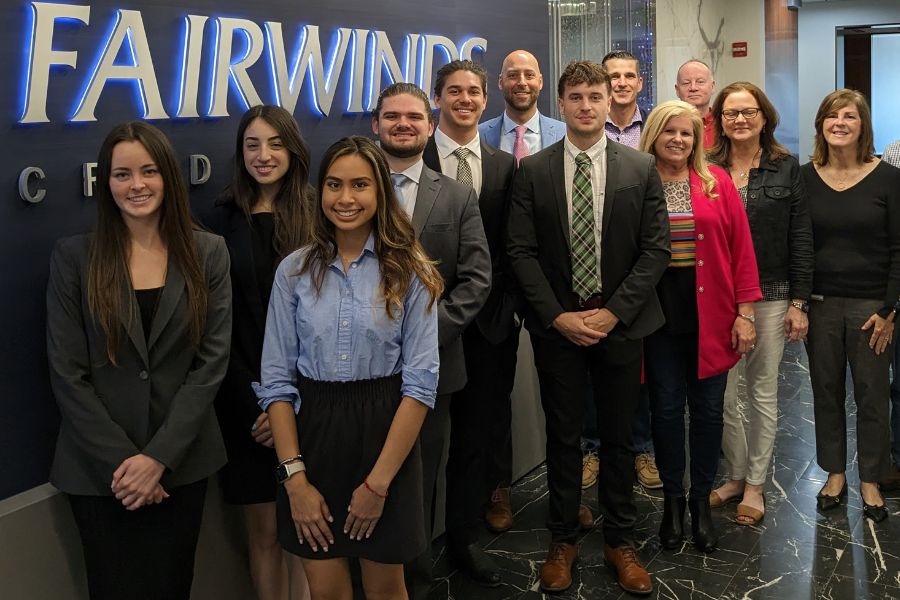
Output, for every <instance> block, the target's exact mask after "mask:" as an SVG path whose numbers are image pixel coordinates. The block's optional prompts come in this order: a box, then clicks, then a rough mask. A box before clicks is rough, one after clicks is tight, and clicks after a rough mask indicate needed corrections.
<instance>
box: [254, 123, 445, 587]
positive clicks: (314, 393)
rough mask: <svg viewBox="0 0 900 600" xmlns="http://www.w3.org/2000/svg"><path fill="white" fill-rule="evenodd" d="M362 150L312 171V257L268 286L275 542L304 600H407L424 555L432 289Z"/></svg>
mask: <svg viewBox="0 0 900 600" xmlns="http://www.w3.org/2000/svg"><path fill="white" fill-rule="evenodd" d="M389 173H390V171H389V169H388V166H387V163H386V161H385V160H384V157H383V156H382V154H381V151H380V150H379V148H378V147H377V146H376V145H375V143H374V142H372V141H371V140H369V139H368V138H363V137H350V138H344V139H342V140H340V141H338V142H336V143H335V144H334V145H332V146H331V147H330V148H329V149H328V150H327V151H326V153H325V155H324V157H323V159H322V165H321V167H320V170H319V178H318V189H319V194H320V205H319V207H318V210H316V211H314V215H313V216H312V224H311V229H312V231H311V235H310V244H309V245H307V246H305V247H303V248H301V249H300V250H298V251H296V252H294V253H292V254H290V255H289V256H288V257H287V258H285V260H284V261H283V262H282V263H281V264H280V265H279V267H278V270H277V271H276V274H275V281H274V285H273V288H272V296H271V299H270V301H269V313H268V318H267V321H266V335H265V342H264V345H263V355H262V365H261V379H262V381H261V382H260V384H259V385H256V386H255V390H256V393H257V396H258V397H259V399H260V406H261V407H262V408H263V409H264V410H266V411H267V413H268V415H269V422H270V424H271V428H272V434H273V438H274V440H275V449H276V452H277V454H278V459H279V461H280V465H279V468H278V470H277V476H278V478H279V480H280V481H282V483H283V486H280V489H279V490H278V499H277V504H278V528H279V540H280V541H281V543H282V545H283V546H284V548H285V549H286V550H288V551H289V552H292V553H294V554H297V555H299V556H300V557H301V558H302V559H303V566H304V570H305V571H306V574H307V578H308V580H309V586H310V592H311V595H312V598H313V600H316V599H317V598H321V597H324V596H326V595H327V597H329V598H332V597H338V598H348V599H349V598H351V596H352V588H351V582H350V575H349V568H348V563H347V558H348V557H358V558H359V559H360V565H361V570H362V579H363V588H364V590H365V591H366V596H367V597H375V596H377V597H379V598H392V599H396V600H403V599H406V598H407V594H406V590H405V587H404V584H403V562H405V561H407V560H410V559H412V558H414V557H415V556H417V555H418V554H419V553H420V552H422V551H423V550H424V548H425V545H426V543H427V542H426V540H425V535H424V517H423V514H422V496H421V494H422V473H421V460H420V458H419V449H418V445H417V442H416V440H417V437H418V433H419V429H420V427H421V425H422V421H423V419H424V418H425V414H426V412H427V410H428V408H431V407H433V406H434V399H435V393H436V389H437V380H438V351H437V347H438V344H437V306H436V301H437V299H438V298H439V297H440V294H441V289H442V287H443V283H442V280H441V277H440V275H439V274H438V272H437V270H436V269H435V268H434V265H433V263H432V262H431V261H429V260H428V258H427V256H426V255H425V252H424V251H423V250H422V248H421V246H420V245H419V244H418V242H417V241H416V240H415V235H414V232H413V229H412V226H411V225H410V223H409V220H408V218H407V217H406V215H405V214H404V213H403V210H402V209H401V208H400V206H399V204H398V202H397V199H396V197H395V196H394V192H393V188H392V186H391V185H390V175H389Z"/></svg>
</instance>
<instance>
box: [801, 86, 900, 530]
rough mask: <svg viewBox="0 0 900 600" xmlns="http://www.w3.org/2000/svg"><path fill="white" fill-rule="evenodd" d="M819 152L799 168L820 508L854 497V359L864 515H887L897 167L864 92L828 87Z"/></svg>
mask: <svg viewBox="0 0 900 600" xmlns="http://www.w3.org/2000/svg"><path fill="white" fill-rule="evenodd" d="M815 127H816V137H815V147H814V151H813V156H812V160H811V161H810V162H808V163H806V164H805V165H803V167H801V169H800V173H801V175H802V177H803V180H804V183H805V184H806V189H807V191H808V192H809V209H810V216H811V218H812V225H813V239H814V241H815V267H814V271H813V289H812V295H811V296H810V300H811V302H810V310H809V334H808V341H807V344H806V352H807V354H808V355H809V377H810V381H811V382H812V388H813V406H814V409H815V417H816V460H817V462H818V463H819V466H820V467H822V469H824V470H825V471H827V472H828V480H827V481H826V482H825V485H824V486H823V487H822V489H821V490H820V491H819V493H818V495H817V496H816V503H817V505H818V508H819V510H830V509H833V508H836V507H838V506H840V505H842V504H843V503H844V502H845V500H846V497H847V477H846V474H845V471H846V467H847V414H846V409H845V403H846V398H847V394H846V389H845V381H846V374H847V362H848V361H849V363H850V371H851V373H852V374H853V400H854V401H855V402H856V428H857V431H856V433H857V436H856V439H857V444H856V450H857V456H858V464H859V480H860V484H859V493H860V496H861V497H862V502H863V514H864V515H865V516H866V517H867V518H869V519H871V520H872V521H874V522H876V523H877V522H880V521H883V520H884V519H886V518H887V516H888V511H887V509H886V508H885V504H884V499H883V498H882V496H881V492H880V491H879V489H878V483H877V482H878V480H879V479H880V478H881V477H882V476H883V475H884V474H885V473H886V472H887V469H888V468H889V467H890V464H891V463H890V457H889V454H890V424H889V420H888V406H889V398H890V385H889V371H890V365H891V357H892V354H893V345H892V342H893V333H894V317H895V316H896V307H897V306H898V304H897V299H898V296H900V169H897V168H896V167H892V166H891V165H889V164H887V163H885V162H883V161H881V160H879V159H878V158H876V157H875V153H874V151H875V148H874V144H873V139H874V134H873V131H872V119H871V116H870V112H869V105H868V103H867V102H866V99H865V97H863V95H862V94H860V93H859V92H856V91H854V90H848V89H841V90H837V91H834V92H832V93H830V94H828V95H827V96H826V97H825V99H824V100H822V104H820V105H819V110H818V112H817V113H816V121H815Z"/></svg>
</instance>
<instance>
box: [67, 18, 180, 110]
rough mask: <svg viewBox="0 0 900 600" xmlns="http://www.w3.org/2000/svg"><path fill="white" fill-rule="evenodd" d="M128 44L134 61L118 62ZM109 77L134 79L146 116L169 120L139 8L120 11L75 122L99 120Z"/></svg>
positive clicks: (82, 98) (89, 82)
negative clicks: (98, 108) (98, 111)
mask: <svg viewBox="0 0 900 600" xmlns="http://www.w3.org/2000/svg"><path fill="white" fill-rule="evenodd" d="M126 42H127V43H128V50H129V55H130V57H131V64H129V65H117V64H115V60H116V56H118V55H119V52H120V51H121V49H122V45H123V44H125V43H126ZM110 79H124V80H131V81H134V83H135V85H136V86H137V90H138V93H139V94H140V100H141V104H142V105H143V108H144V112H143V115H142V117H143V118H144V119H168V118H169V115H168V113H166V109H165V108H164V107H163V103H162V98H161V97H160V95H159V86H158V85H157V83H156V72H155V71H154V70H153V58H152V57H151V55H150V44H149V43H148V41H147V33H146V32H145V31H144V21H143V20H142V19H141V13H140V12H139V11H136V10H119V11H118V12H117V14H116V23H115V25H114V26H113V30H112V33H111V34H110V36H109V38H108V39H107V41H106V44H105V46H104V48H103V52H102V54H101V56H100V60H99V61H98V62H97V66H96V67H95V68H94V73H93V75H91V78H90V79H89V80H88V85H87V88H86V89H85V91H84V94H83V95H82V96H81V101H80V102H79V103H78V108H77V109H76V110H75V115H74V116H72V119H71V120H72V121H75V122H78V121H96V120H97V118H96V117H95V116H94V108H96V106H97V101H98V100H99V99H100V94H101V93H102V92H103V88H104V87H106V82H107V81H109V80H110Z"/></svg>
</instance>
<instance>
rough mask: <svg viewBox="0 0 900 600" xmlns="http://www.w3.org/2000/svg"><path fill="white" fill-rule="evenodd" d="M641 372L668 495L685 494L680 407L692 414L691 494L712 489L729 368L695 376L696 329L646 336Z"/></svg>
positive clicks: (696, 495) (705, 493) (697, 495)
mask: <svg viewBox="0 0 900 600" xmlns="http://www.w3.org/2000/svg"><path fill="white" fill-rule="evenodd" d="M644 371H645V377H646V380H647V385H648V386H649V388H650V415H651V427H652V430H653V447H654V449H655V450H656V466H657V468H658V469H659V476H660V479H662V482H663V493H665V495H667V496H684V495H685V493H684V469H685V456H684V407H685V401H687V406H688V410H689V414H690V421H689V423H690V453H691V489H690V496H691V498H706V497H708V496H709V493H710V492H711V491H712V486H713V482H714V480H715V478H716V469H717V468H718V466H719V449H720V448H721V446H722V412H723V405H724V398H725V384H726V383H727V381H728V372H727V371H726V372H725V373H721V374H719V375H715V376H713V377H709V378H706V379H698V378H697V334H696V333H694V334H684V335H669V334H666V333H661V332H657V333H655V334H653V335H651V336H650V337H648V338H646V339H645V340H644Z"/></svg>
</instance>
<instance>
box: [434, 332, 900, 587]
mask: <svg viewBox="0 0 900 600" xmlns="http://www.w3.org/2000/svg"><path fill="white" fill-rule="evenodd" d="M848 421H849V423H850V430H851V432H850V439H849V440H848V445H849V448H850V453H851V454H852V453H855V446H856V443H855V430H854V428H855V407H854V405H853V402H852V398H848ZM849 460H850V465H849V466H848V471H847V473H848V479H849V483H850V486H849V500H848V503H847V504H848V505H847V506H846V507H842V508H839V509H836V510H834V511H831V512H829V513H828V514H824V513H818V512H817V511H816V507H815V498H814V497H815V494H816V492H817V491H818V490H819V488H820V487H821V486H822V482H823V481H824V478H825V474H824V473H823V472H822V470H821V469H819V467H818V466H817V465H816V462H815V435H814V430H813V411H812V392H811V390H810V386H809V379H808V376H807V368H806V357H805V354H804V352H803V349H802V347H801V346H800V345H799V344H792V345H790V346H788V348H787V349H786V351H785V357H784V361H783V363H782V369H781V382H780V386H779V424H778V436H777V441H776V445H775V459H774V461H773V463H774V465H773V470H774V474H773V476H771V477H770V478H769V481H768V484H767V490H766V497H767V503H768V511H767V514H766V517H765V519H764V520H763V522H762V523H761V524H760V525H759V526H758V527H742V526H739V525H736V524H735V523H734V522H733V521H732V520H731V519H732V517H733V515H734V505H733V504H732V505H730V506H727V507H725V508H722V509H718V510H715V511H714V517H715V521H716V525H717V527H718V528H719V531H720V532H721V538H720V541H719V550H718V551H716V552H714V553H713V554H709V555H705V554H702V553H700V552H698V551H696V550H695V549H694V548H693V546H692V545H691V544H690V543H686V544H685V545H684V546H683V547H682V548H680V549H678V550H674V551H670V550H664V549H662V548H661V547H660V544H659V540H658V538H657V531H658V528H659V521H660V518H661V511H662V504H663V502H662V493H661V490H658V491H653V492H646V491H644V490H643V489H641V488H640V487H636V488H635V494H636V498H637V505H638V513H639V515H640V516H639V520H638V523H637V529H636V536H637V539H638V541H639V544H640V546H639V549H638V552H639V555H640V557H641V559H642V561H643V562H644V564H645V565H646V566H647V568H648V570H649V571H650V574H651V576H652V578H653V582H654V591H653V594H652V596H651V597H652V598H661V599H666V600H670V599H672V600H674V599H679V600H681V599H692V600H700V599H705V600H708V599H720V598H722V599H733V600H751V599H753V600H757V599H762V598H773V599H774V598H777V599H784V600H805V599H807V598H814V599H817V600H818V599H828V600H843V599H876V598H877V599H879V600H881V599H898V600H900V494H898V493H894V494H893V495H891V494H888V493H886V495H885V498H886V501H887V503H888V508H889V509H890V512H891V517H890V518H889V519H887V520H886V521H884V522H882V523H881V524H879V525H873V523H871V522H870V521H868V520H867V519H865V518H863V516H862V510H861V506H862V504H861V500H860V497H859V491H858V481H859V479H858V475H857V472H856V461H855V458H854V457H850V459H849ZM545 475H546V474H545V471H544V468H543V466H541V467H539V468H537V469H535V470H534V471H533V472H532V473H530V474H529V475H528V476H526V477H525V478H524V479H523V480H522V481H520V482H518V483H517V485H516V486H514V488H513V505H514V509H515V510H516V515H515V519H516V524H515V526H514V528H513V529H512V530H511V531H508V532H506V533H504V534H501V535H493V534H490V533H488V532H487V531H485V533H484V536H483V538H482V541H483V543H484V545H485V547H486V548H487V550H488V552H490V553H491V554H492V555H493V556H494V558H495V559H496V560H497V562H498V563H499V564H500V565H501V567H502V568H503V578H504V582H503V585H502V586H500V587H498V588H493V589H487V588H482V587H479V586H477V585H475V584H474V583H473V582H472V581H471V580H469V579H468V578H467V577H466V576H465V575H463V574H461V573H458V572H456V571H454V570H453V569H452V567H451V566H450V565H449V564H448V563H447V560H446V557H445V556H444V553H443V544H442V540H441V539H438V540H437V541H436V542H435V544H434V552H435V561H436V563H435V577H436V583H435V587H434V588H433V590H432V593H431V594H430V595H429V600H438V599H440V600H445V599H446V600H451V599H455V600H511V599H519V598H521V599H527V600H532V599H538V598H560V599H564V600H574V599H579V600H580V599H585V600H602V599H606V598H628V597H630V596H629V595H628V594H625V593H624V592H622V591H621V590H620V588H619V587H618V586H617V584H616V580H615V578H614V576H613V575H612V573H611V571H609V570H608V569H607V568H606V567H605V566H604V565H603V535H602V533H601V532H600V529H599V528H596V529H594V530H592V531H590V532H588V533H586V534H584V535H583V536H582V537H581V538H580V539H579V557H580V558H579V563H577V565H576V569H575V573H574V582H573V585H572V587H571V588H570V589H569V590H567V591H566V592H563V593H560V594H552V595H551V594H543V593H542V592H541V591H540V588H539V586H538V572H539V569H540V565H541V562H542V561H543V558H544V555H545V553H546V549H547V545H548V543H549V541H550V536H549V533H548V532H547V530H546V529H545V528H544V520H545V518H546V511H547V487H546V476H545ZM585 497H586V498H587V499H588V503H589V505H590V506H592V507H593V508H594V509H596V493H595V490H589V491H588V492H586V496H585ZM594 514H595V515H596V514H597V513H596V510H595V513H594ZM688 522H689V521H688Z"/></svg>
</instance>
